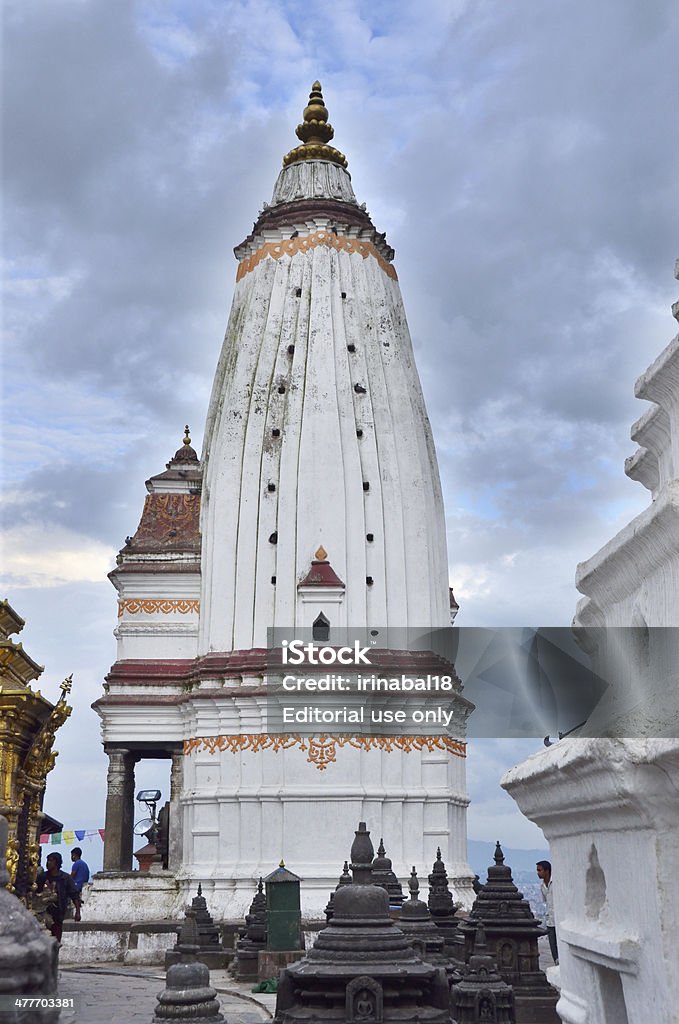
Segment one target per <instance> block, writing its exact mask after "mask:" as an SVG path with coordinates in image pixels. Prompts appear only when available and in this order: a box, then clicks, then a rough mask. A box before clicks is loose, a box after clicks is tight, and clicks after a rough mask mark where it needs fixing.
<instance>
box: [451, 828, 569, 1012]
mask: <svg viewBox="0 0 679 1024" xmlns="http://www.w3.org/2000/svg"><path fill="white" fill-rule="evenodd" d="M504 859H505V858H504V854H503V852H502V847H501V846H500V844H499V842H498V843H497V844H496V846H495V856H494V861H495V863H494V864H492V865H491V866H490V867H489V868H488V880H487V881H486V884H485V885H484V886H483V887H482V888H481V891H480V892H479V894H478V896H477V897H476V900H475V901H474V906H473V907H472V910H471V914H470V915H469V918H468V919H467V920H466V921H461V922H460V925H459V929H460V932H461V933H462V935H463V936H464V940H465V946H466V960H467V962H469V960H470V957H471V955H472V953H473V951H474V941H475V937H476V928H477V925H478V924H479V922H481V923H482V924H483V927H484V936H485V938H487V941H488V948H489V950H490V952H491V953H492V954H493V955H494V957H495V958H496V961H497V966H498V970H499V972H500V975H501V976H502V978H503V980H504V981H506V982H507V984H508V985H511V986H512V989H513V991H514V1012H515V1014H516V1021H517V1024H560V1022H559V1017H558V1016H557V1013H556V1010H555V1006H556V1002H557V999H558V994H557V992H556V991H555V990H554V989H553V988H552V986H551V985H550V984H549V982H548V981H547V978H546V976H545V974H544V973H543V971H541V970H540V967H539V964H538V959H539V955H538V938H539V937H540V936H541V935H545V934H546V933H545V929H544V928H542V927H541V926H540V925H539V924H538V922H537V920H536V919H535V917H534V915H533V912H532V910H531V909H530V905H529V903H528V901H527V900H525V899H524V898H523V894H522V893H520V892H519V890H518V889H517V887H516V885H515V884H514V881H513V879H512V871H511V868H510V867H509V866H508V865H507V864H505V862H504ZM489 1019H490V1020H492V1019H493V1018H492V1017H491V1018H489Z"/></svg>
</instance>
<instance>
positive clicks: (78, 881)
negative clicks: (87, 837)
mask: <svg viewBox="0 0 679 1024" xmlns="http://www.w3.org/2000/svg"><path fill="white" fill-rule="evenodd" d="M71 863H72V864H73V867H72V868H71V878H72V879H73V884H74V886H75V888H76V891H77V893H78V895H80V894H81V893H82V888H83V885H85V884H86V883H87V882H89V880H90V869H89V867H88V865H87V864H86V863H85V861H84V860H83V852H82V850H81V849H80V847H79V846H74V847H73V849H72V850H71Z"/></svg>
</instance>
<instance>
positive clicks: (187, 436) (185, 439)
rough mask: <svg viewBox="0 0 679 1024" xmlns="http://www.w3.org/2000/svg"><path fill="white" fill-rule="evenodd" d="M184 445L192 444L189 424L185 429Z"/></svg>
mask: <svg viewBox="0 0 679 1024" xmlns="http://www.w3.org/2000/svg"><path fill="white" fill-rule="evenodd" d="M184 444H191V435H190V433H189V425H188V423H187V424H186V426H185V427H184Z"/></svg>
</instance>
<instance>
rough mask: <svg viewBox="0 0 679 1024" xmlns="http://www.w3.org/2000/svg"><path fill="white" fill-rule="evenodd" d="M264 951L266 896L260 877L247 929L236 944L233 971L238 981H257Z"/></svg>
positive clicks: (246, 925) (246, 918) (241, 932)
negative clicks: (259, 960) (260, 958)
mask: <svg viewBox="0 0 679 1024" xmlns="http://www.w3.org/2000/svg"><path fill="white" fill-rule="evenodd" d="M263 949H266V894H265V892H264V881H263V879H262V878H261V877H260V879H259V882H258V883H257V892H256V893H255V895H254V897H253V900H252V903H251V904H250V910H249V911H248V913H247V914H246V915H245V927H244V928H241V929H240V932H239V938H238V942H237V943H236V959H235V960H234V963H233V967H232V970H233V973H234V974H235V976H236V978H237V979H238V981H256V980H257V965H258V958H259V953H260V950H263Z"/></svg>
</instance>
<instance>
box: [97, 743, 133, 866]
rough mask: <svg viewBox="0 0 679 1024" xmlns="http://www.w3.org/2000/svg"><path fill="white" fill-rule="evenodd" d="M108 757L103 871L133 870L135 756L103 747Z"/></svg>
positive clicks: (120, 749)
mask: <svg viewBox="0 0 679 1024" xmlns="http://www.w3.org/2000/svg"><path fill="white" fill-rule="evenodd" d="M105 750H106V753H107V754H108V756H109V766H108V776H107V780H106V781H107V792H106V823H105V833H104V871H130V870H131V869H132V828H133V825H134V765H135V757H134V755H133V754H132V753H130V751H129V750H126V749H125V748H123V747H106V748H105Z"/></svg>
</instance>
